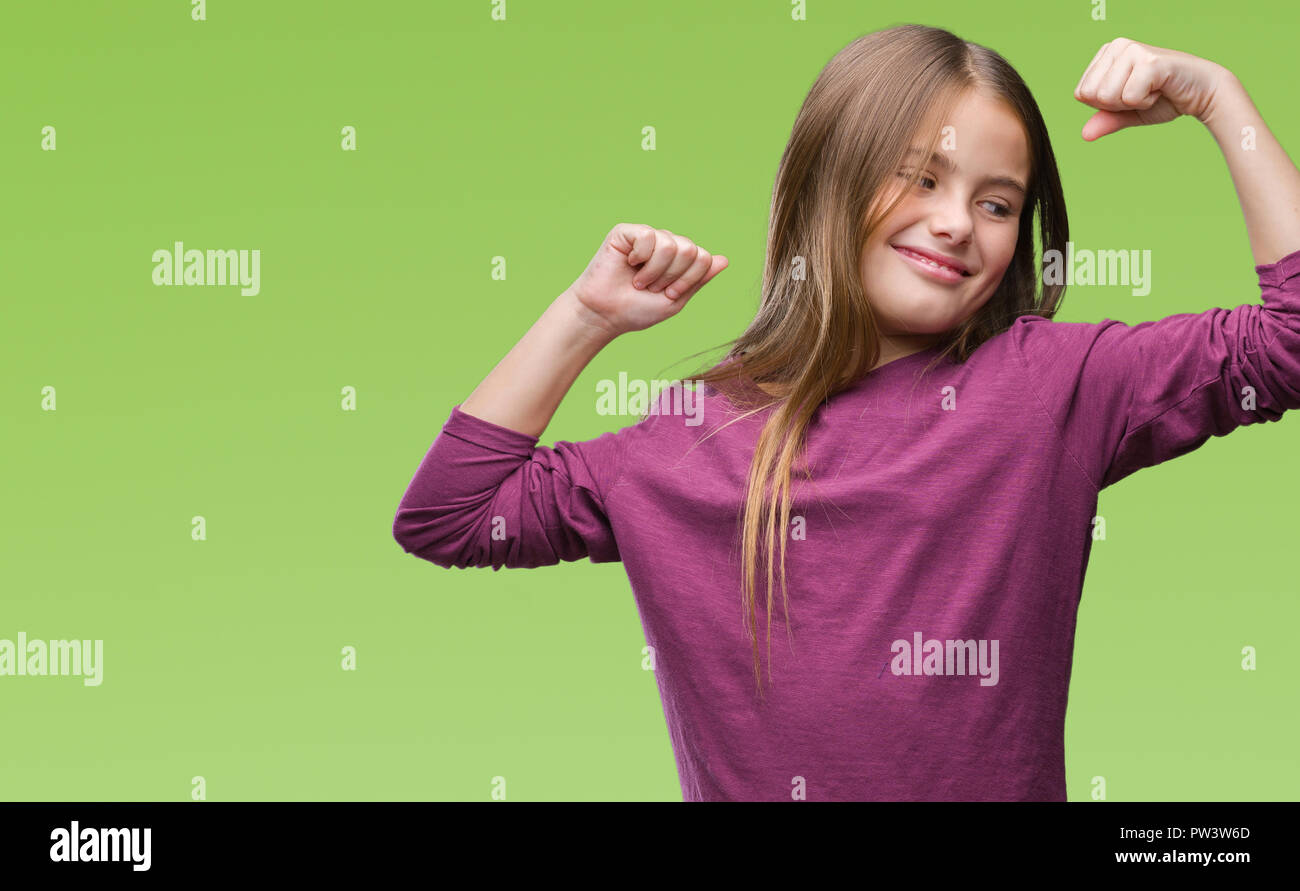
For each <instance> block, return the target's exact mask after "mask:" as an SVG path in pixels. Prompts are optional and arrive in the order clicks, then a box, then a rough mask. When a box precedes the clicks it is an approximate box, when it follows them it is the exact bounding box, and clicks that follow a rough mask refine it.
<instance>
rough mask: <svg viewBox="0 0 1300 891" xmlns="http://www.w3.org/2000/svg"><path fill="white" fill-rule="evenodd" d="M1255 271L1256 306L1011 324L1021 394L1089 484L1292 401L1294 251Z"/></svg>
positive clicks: (1297, 371) (1299, 261)
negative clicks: (1132, 319) (1131, 321)
mask: <svg viewBox="0 0 1300 891" xmlns="http://www.w3.org/2000/svg"><path fill="white" fill-rule="evenodd" d="M1255 272H1256V274H1257V276H1258V278H1259V287H1260V291H1261V293H1262V294H1263V298H1264V302H1263V303H1262V304H1259V303H1247V304H1242V305H1240V306H1237V307H1236V308H1234V309H1209V310H1206V311H1205V312H1201V313H1179V314H1177V315H1172V316H1167V317H1165V318H1163V319H1156V320H1154V321H1149V322H1142V323H1140V324H1137V325H1126V324H1124V323H1123V322H1117V321H1115V320H1113V319H1105V320H1103V321H1101V322H1098V323H1084V322H1056V321H1051V320H1049V319H1045V318H1043V317H1042V316H1022V317H1020V318H1018V319H1016V321H1015V322H1014V323H1013V324H1012V326H1011V331H1010V334H1011V343H1012V344H1013V347H1014V349H1015V350H1016V351H1017V352H1018V353H1019V358H1020V361H1021V362H1022V366H1023V369H1024V371H1025V373H1026V375H1027V377H1028V389H1029V391H1030V392H1032V394H1033V398H1036V399H1037V400H1038V401H1039V403H1040V404H1041V405H1042V407H1043V408H1044V409H1045V410H1046V411H1047V412H1048V414H1049V415H1050V416H1051V418H1052V421H1053V422H1054V424H1055V425H1056V428H1057V430H1058V431H1059V432H1060V434H1061V437H1062V439H1063V440H1064V443H1065V447H1066V449H1067V450H1068V451H1069V453H1070V454H1071V455H1072V456H1073V457H1074V460H1075V461H1076V462H1078V463H1079V464H1080V466H1081V468H1082V469H1083V471H1084V472H1085V473H1086V474H1087V475H1088V478H1089V479H1090V480H1091V481H1092V484H1093V486H1094V487H1095V488H1097V489H1098V490H1100V489H1104V488H1106V487H1107V486H1109V485H1111V484H1113V483H1116V482H1118V481H1119V480H1121V479H1123V478H1124V477H1126V476H1128V475H1129V474H1132V473H1134V472H1135V471H1138V470H1141V469H1142V468H1144V467H1151V466H1153V465H1156V464H1159V463H1161V462H1163V461H1168V460H1170V459H1171V458H1177V457H1179V456H1180V455H1185V454H1187V453H1188V452H1191V451H1193V450H1194V449H1197V448H1199V447H1200V446H1201V445H1203V444H1204V443H1205V442H1206V441H1207V440H1209V438H1210V437H1211V436H1224V435H1226V434H1228V433H1229V432H1231V431H1232V430H1234V429H1236V428H1237V427H1239V426H1242V425H1245V424H1256V423H1260V422H1261V421H1276V420H1278V419H1279V418H1281V416H1282V413H1283V412H1284V411H1287V410H1288V409H1293V408H1297V407H1300V251H1296V252H1294V253H1291V254H1288V255H1287V256H1285V257H1283V258H1282V259H1280V260H1278V261H1277V262H1276V263H1268V264H1261V265H1257V266H1256V267H1255Z"/></svg>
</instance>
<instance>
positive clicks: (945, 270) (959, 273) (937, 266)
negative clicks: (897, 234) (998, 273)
mask: <svg viewBox="0 0 1300 891" xmlns="http://www.w3.org/2000/svg"><path fill="white" fill-rule="evenodd" d="M890 247H891V248H893V249H894V250H895V251H897V252H898V253H900V254H902V255H903V256H904V257H906V258H907V259H909V260H911V261H912V262H913V263H915V264H917V265H918V266H921V267H924V268H926V269H930V270H933V271H934V272H936V273H938V274H940V275H943V276H944V277H951V278H952V279H953V280H956V279H958V278H970V275H971V274H970V273H969V272H967V271H966V270H963V269H958V268H957V267H955V266H949V265H948V264H947V263H941V262H939V261H937V260H932V259H930V258H929V257H926V256H924V255H922V254H918V253H917V252H916V251H914V250H912V249H911V248H908V247H904V246H902V245H897V244H891V245H890Z"/></svg>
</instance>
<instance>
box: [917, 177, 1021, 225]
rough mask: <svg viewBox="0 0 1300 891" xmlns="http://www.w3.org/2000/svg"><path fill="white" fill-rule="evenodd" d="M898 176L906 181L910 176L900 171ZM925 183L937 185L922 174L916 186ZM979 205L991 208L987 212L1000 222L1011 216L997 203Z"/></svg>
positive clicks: (983, 202) (1009, 209)
mask: <svg viewBox="0 0 1300 891" xmlns="http://www.w3.org/2000/svg"><path fill="white" fill-rule="evenodd" d="M898 176H899V177H901V178H902V179H908V178H910V176H911V171H910V170H900V171H898ZM927 182H928V183H934V185H938V183H936V182H935V180H934V179H933V178H932V177H929V176H925V175H924V174H922V175H921V176H920V177H919V178H918V179H917V185H920V184H921V183H927ZM921 188H926V187H925V186H921ZM980 203H981V204H987V205H989V206H990V207H991V208H992V210H991V211H989V212H990V213H992V214H993V215H994V216H995V217H997V218H998V219H1000V220H1001V219H1005V218H1007V217H1009V216H1011V215H1012V210H1011V208H1010V207H1007V206H1006V205H1005V204H1000V203H998V202H997V201H981V202H980Z"/></svg>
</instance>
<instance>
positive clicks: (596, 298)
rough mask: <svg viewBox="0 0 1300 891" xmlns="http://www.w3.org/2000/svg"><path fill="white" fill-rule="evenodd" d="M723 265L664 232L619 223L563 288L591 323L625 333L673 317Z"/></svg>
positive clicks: (687, 241)
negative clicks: (566, 289) (572, 280)
mask: <svg viewBox="0 0 1300 891" xmlns="http://www.w3.org/2000/svg"><path fill="white" fill-rule="evenodd" d="M727 262H728V261H727V258H726V257H724V256H721V255H718V256H714V255H713V254H710V253H709V252H708V251H706V250H704V249H703V248H701V247H699V246H698V245H696V244H695V243H694V242H693V241H691V240H690V239H689V238H686V237H685V236H682V235H674V234H673V233H672V232H669V231H668V230H667V229H655V228H653V227H651V226H647V225H644V224H641V223H619V224H618V225H617V226H615V227H614V228H613V229H611V230H610V231H609V234H608V235H606V236H605V241H604V242H603V243H602V244H601V246H600V249H599V250H597V251H596V256H594V257H592V258H591V262H590V263H588V264H587V268H586V269H584V270H583V272H582V274H581V275H580V276H578V278H577V279H576V280H575V281H574V283H573V284H572V285H570V286H569V289H568V290H569V291H570V292H571V293H572V294H573V296H574V297H576V298H577V300H578V302H579V304H581V306H582V308H583V310H584V311H585V315H586V318H587V320H588V321H589V322H590V323H591V324H594V325H598V326H600V327H603V328H605V329H606V330H607V331H608V332H609V333H610V334H612V335H617V334H624V333H626V332H628V331H640V330H642V329H644V328H649V327H650V326H651V325H655V324H658V323H659V322H662V321H663V320H664V319H666V318H668V317H670V316H674V315H676V314H677V313H678V312H680V311H681V308H682V307H683V306H685V305H686V302H687V301H688V300H690V299H691V297H693V296H694V295H695V293H696V292H697V291H699V289H700V288H702V287H704V285H706V284H708V283H709V282H710V281H711V280H712V279H713V277H714V276H716V275H717V274H718V273H719V272H721V271H722V270H723V269H725V268H726V267H727Z"/></svg>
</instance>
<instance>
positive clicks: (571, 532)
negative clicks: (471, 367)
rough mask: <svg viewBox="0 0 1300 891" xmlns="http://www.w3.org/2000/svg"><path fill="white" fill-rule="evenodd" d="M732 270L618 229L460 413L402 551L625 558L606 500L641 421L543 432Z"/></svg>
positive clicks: (446, 563)
mask: <svg viewBox="0 0 1300 891" xmlns="http://www.w3.org/2000/svg"><path fill="white" fill-rule="evenodd" d="M725 265H726V258H725V257H716V258H715V257H712V256H711V255H710V254H708V252H706V251H702V250H700V249H699V248H697V247H696V246H695V245H694V244H692V243H691V242H690V241H689V240H687V239H685V238H682V237H681V236H676V235H673V234H672V233H671V232H666V231H665V230H656V229H652V228H650V227H649V226H637V225H632V224H620V225H618V226H615V227H614V229H613V230H611V232H610V233H609V235H608V236H607V237H606V238H605V241H604V242H603V243H602V245H601V247H600V249H599V250H598V251H597V253H596V256H595V257H594V258H593V259H592V261H591V263H590V264H589V265H588V267H587V269H586V270H585V271H584V272H583V274H582V275H581V276H579V277H578V279H577V280H575V281H574V283H573V285H571V286H570V287H569V288H567V289H565V291H564V292H563V293H562V294H560V296H559V297H557V298H556V299H555V300H554V301H552V303H551V304H550V306H548V307H547V308H546V310H545V311H544V312H543V313H542V316H541V318H540V319H538V321H537V322H536V323H535V324H534V325H533V326H532V327H531V328H530V329H529V330H528V332H527V333H526V334H525V335H524V336H523V338H521V339H520V341H519V342H518V343H517V344H515V346H514V348H513V349H511V350H510V352H509V353H508V354H506V357H505V358H504V359H502V360H501V361H500V362H499V363H497V366H496V367H495V368H494V369H493V370H492V372H491V373H490V374H489V375H488V376H487V377H486V378H485V379H484V380H483V382H482V383H481V384H479V386H478V387H477V388H476V389H475V390H474V392H473V393H471V394H470V396H469V398H468V399H466V400H465V401H464V402H463V403H461V404H460V405H458V406H456V407H455V408H453V409H452V413H451V416H450V417H449V418H448V420H447V421H446V423H444V425H443V428H442V430H441V431H440V432H439V435H438V437H437V439H435V440H434V443H433V445H432V446H431V447H430V448H429V450H428V451H427V452H426V454H425V456H424V460H423V461H422V462H421V464H420V466H419V468H418V469H417V470H416V473H415V475H414V476H413V477H412V479H411V482H410V484H409V485H408V486H407V489H406V492H405V494H404V495H403V496H402V500H401V502H400V503H399V504H398V509H397V514H396V516H395V517H394V519H393V537H394V538H395V539H396V540H397V542H398V544H400V545H401V546H402V549H403V550H405V551H406V552H408V553H412V554H415V555H416V556H418V557H421V558H423V559H425V560H429V561H430V562H433V563H436V564H438V565H440V566H443V567H448V568H450V567H453V566H456V567H461V568H465V567H469V566H492V567H493V568H494V569H500V568H501V567H535V566H543V565H548V564H554V563H557V562H559V561H560V560H578V559H581V558H582V557H584V556H587V557H590V558H591V560H592V561H593V562H605V561H611V560H617V559H619V552H618V546H617V543H616V542H615V540H614V536H613V530H612V527H611V524H610V521H609V518H608V516H607V509H606V504H605V496H606V494H607V492H608V489H609V488H610V487H612V485H613V484H614V482H616V481H617V474H618V468H619V465H620V459H621V458H622V456H623V455H624V454H625V453H626V449H627V441H628V436H629V435H630V432H629V431H631V430H633V428H630V427H629V428H624V430H622V431H619V432H618V433H613V432H610V433H604V434H602V435H601V436H599V437H597V438H596V439H594V440H589V441H587V442H579V443H574V442H568V441H559V442H556V444H555V446H554V447H549V448H548V447H546V446H539V445H538V437H539V436H540V435H541V433H542V431H544V430H545V429H546V426H547V424H549V423H550V421H551V418H552V417H553V416H554V414H555V410H556V408H557V407H558V406H559V404H560V400H561V399H563V398H564V394H565V393H567V392H568V390H569V388H570V387H571V386H572V385H573V382H574V380H576V379H577V377H578V375H579V374H580V373H581V372H582V369H583V368H584V367H586V365H587V363H588V362H590V361H591V359H592V358H593V357H594V356H595V355H596V353H598V352H599V351H600V350H601V349H602V348H603V347H604V346H605V345H606V344H608V343H609V342H610V341H612V340H613V339H614V338H615V337H617V336H618V335H619V334H621V333H623V332H626V331H636V330H640V329H642V328H647V327H649V326H650V325H652V324H654V323H655V322H657V321H661V320H663V319H665V318H668V317H669V316H672V315H675V314H676V313H677V312H679V311H680V310H681V308H682V306H683V305H684V304H685V303H686V301H687V300H688V299H690V297H691V296H692V295H694V293H695V292H696V291H698V290H699V288H701V287H702V286H703V285H704V284H706V283H707V282H708V281H709V280H710V279H711V278H713V276H714V275H716V274H717V273H718V272H720V271H721V270H722V269H723V268H724V267H725ZM642 284H646V285H649V287H646V288H642V287H640V286H639V285H642ZM661 292H663V293H661Z"/></svg>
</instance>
